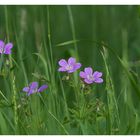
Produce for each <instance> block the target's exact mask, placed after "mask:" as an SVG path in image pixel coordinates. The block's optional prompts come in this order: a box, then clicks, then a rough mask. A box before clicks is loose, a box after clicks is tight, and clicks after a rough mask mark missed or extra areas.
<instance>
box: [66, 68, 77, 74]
mask: <svg viewBox="0 0 140 140" xmlns="http://www.w3.org/2000/svg"><path fill="white" fill-rule="evenodd" d="M75 71H76V69H74V68H73V69H72V70H68V71H67V72H68V73H73V72H75Z"/></svg>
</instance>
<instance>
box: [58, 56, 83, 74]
mask: <svg viewBox="0 0 140 140" xmlns="http://www.w3.org/2000/svg"><path fill="white" fill-rule="evenodd" d="M58 63H59V65H60V68H59V69H58V71H61V72H67V73H73V72H75V71H76V70H77V69H79V68H80V67H81V66H82V65H81V63H76V59H75V58H73V57H70V58H69V59H68V61H66V60H65V59H61V60H60V61H59V62H58Z"/></svg>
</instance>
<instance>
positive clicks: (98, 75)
mask: <svg viewBox="0 0 140 140" xmlns="http://www.w3.org/2000/svg"><path fill="white" fill-rule="evenodd" d="M101 76H102V72H98V71H95V72H94V73H93V77H94V78H99V77H101Z"/></svg>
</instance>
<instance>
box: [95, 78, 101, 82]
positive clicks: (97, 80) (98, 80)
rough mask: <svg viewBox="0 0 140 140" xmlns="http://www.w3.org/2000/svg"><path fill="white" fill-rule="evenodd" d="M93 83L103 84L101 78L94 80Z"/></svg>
mask: <svg viewBox="0 0 140 140" xmlns="http://www.w3.org/2000/svg"><path fill="white" fill-rule="evenodd" d="M94 82H95V83H102V82H103V79H102V78H97V79H95V81H94Z"/></svg>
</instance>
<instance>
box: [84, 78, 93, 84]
mask: <svg viewBox="0 0 140 140" xmlns="http://www.w3.org/2000/svg"><path fill="white" fill-rule="evenodd" d="M84 81H85V83H87V84H92V83H93V81H90V80H88V79H84Z"/></svg>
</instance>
